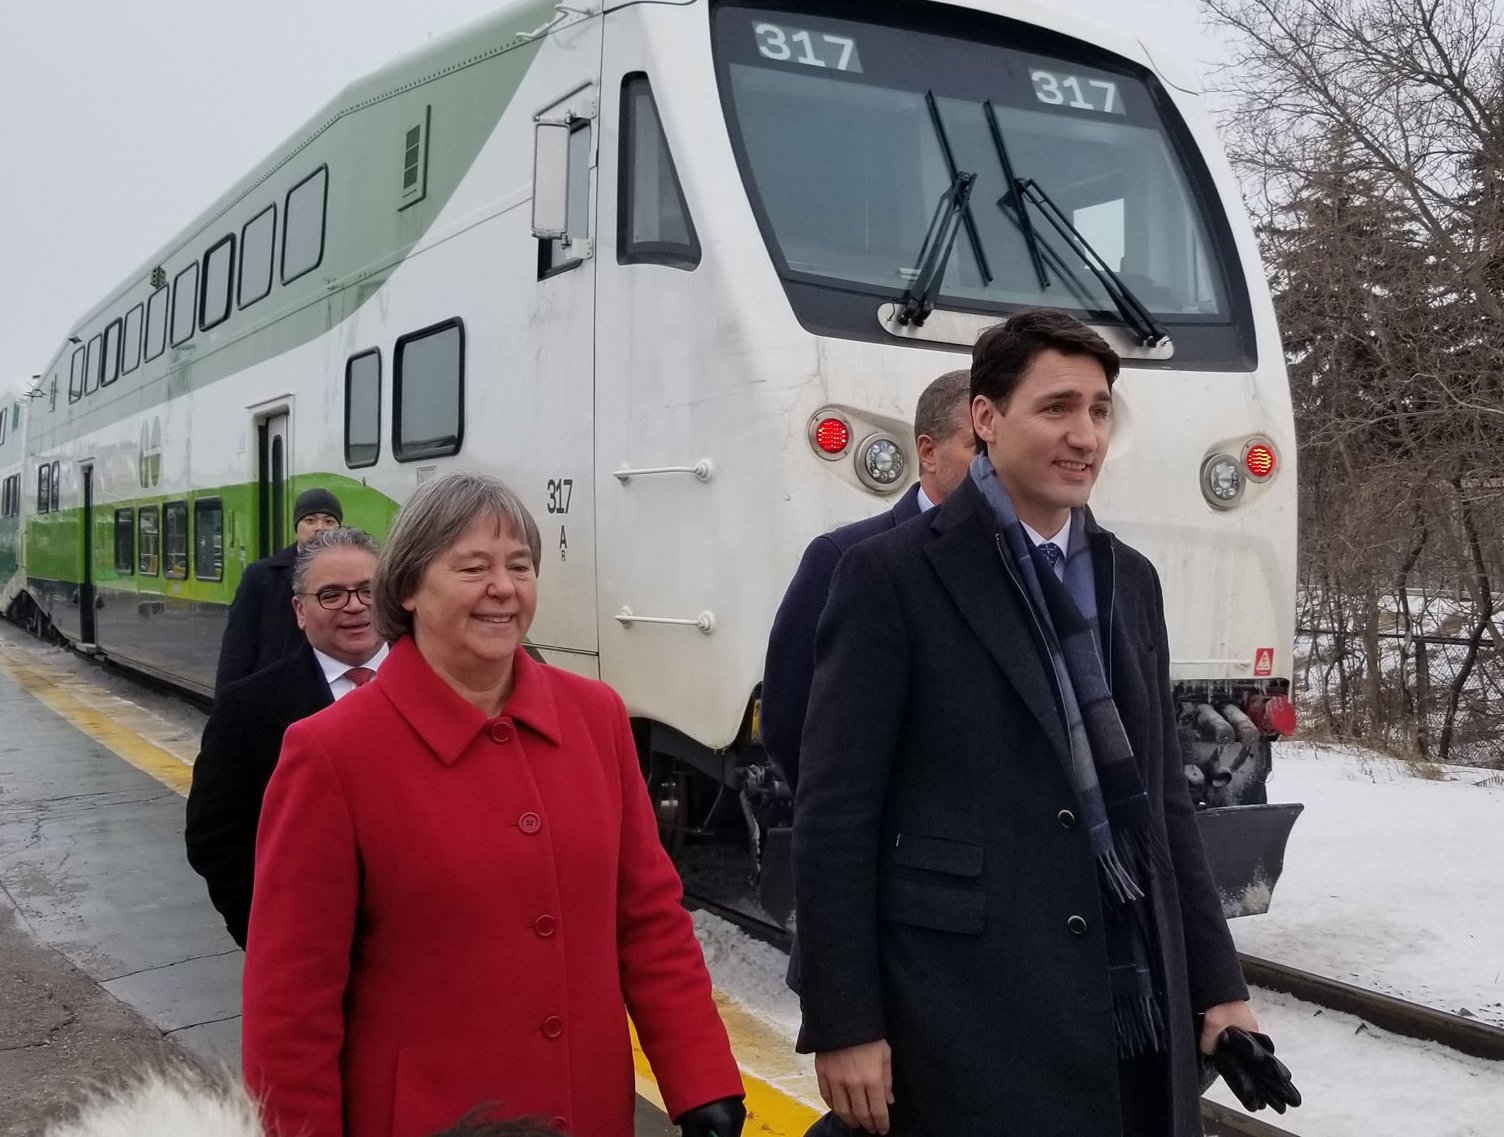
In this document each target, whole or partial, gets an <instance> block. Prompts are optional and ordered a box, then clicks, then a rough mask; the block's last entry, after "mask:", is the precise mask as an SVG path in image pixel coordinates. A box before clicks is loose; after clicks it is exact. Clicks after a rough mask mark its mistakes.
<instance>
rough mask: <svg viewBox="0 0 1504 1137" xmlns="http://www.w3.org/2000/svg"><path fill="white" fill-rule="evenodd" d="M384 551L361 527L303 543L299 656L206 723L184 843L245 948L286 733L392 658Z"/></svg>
mask: <svg viewBox="0 0 1504 1137" xmlns="http://www.w3.org/2000/svg"><path fill="white" fill-rule="evenodd" d="M377 553H378V549H377V545H376V542H375V541H374V540H373V539H372V538H371V535H370V534H369V533H366V532H364V531H363V530H360V529H325V530H321V531H319V532H318V533H317V534H315V535H313V536H312V537H310V538H309V540H308V541H307V542H306V543H304V544H303V545H301V546H300V547H299V548H298V558H297V561H296V563H295V564H294V566H293V579H292V580H291V581H290V582H289V583H288V596H289V598H290V604H289V606H290V608H291V609H292V611H293V614H294V617H295V619H296V621H297V623H296V625H295V626H297V627H298V628H299V629H300V630H299V632H298V640H299V643H298V645H297V647H296V649H295V650H294V651H293V652H292V653H291V654H289V655H286V656H284V657H283V658H281V659H279V660H277V661H276V662H274V663H272V664H270V665H269V666H267V667H264V668H262V669H261V670H260V671H257V672H255V673H254V674H252V675H248V676H246V677H245V678H244V679H241V680H238V681H237V682H235V683H231V684H230V685H229V686H228V687H226V688H225V689H224V690H223V691H221V692H220V693H219V694H218V696H217V697H216V698H215V700H214V710H213V711H212V712H211V713H210V715H209V721H208V722H207V723H205V724H204V737H203V741H202V743H201V744H200V747H199V755H198V759H197V761H195V762H194V764H193V786H192V788H191V789H190V790H189V791H188V812H187V820H186V823H185V825H184V830H183V839H184V843H185V844H186V845H187V848H188V863H189V864H191V865H192V866H193V869H194V871H195V872H197V873H198V874H199V875H200V876H202V877H203V878H204V882H205V883H206V884H207V885H208V887H209V899H210V901H211V902H212V903H213V904H214V907H215V908H217V909H218V910H219V913H220V915H221V916H223V917H224V919H225V928H226V930H228V931H229V933H230V938H231V939H233V940H234V941H235V942H236V943H237V944H239V945H240V946H241V947H245V940H246V929H247V926H248V925H249V923H250V918H251V891H252V885H253V880H254V873H255V866H256V827H257V825H258V823H259V822H260V820H261V802H262V798H263V797H265V795H266V786H267V783H268V782H270V781H271V776H272V771H273V770H274V769H276V766H277V758H278V756H279V755H280V754H281V752H282V736H283V735H284V734H286V733H287V728H288V727H289V726H291V725H292V724H293V723H295V722H297V721H298V720H300V719H305V718H307V717H308V716H309V715H312V714H315V713H317V712H318V711H321V710H323V709H324V708H325V707H327V706H329V705H330V704H332V703H333V702H334V701H335V700H336V699H338V698H341V697H342V696H344V695H347V694H349V693H350V692H351V691H353V690H355V688H356V687H359V686H364V685H365V684H366V683H368V682H370V680H371V679H372V678H374V677H375V674H376V669H377V668H379V667H380V666H381V663H382V661H383V660H384V659H385V658H386V653H387V646H386V644H385V643H383V642H382V640H381V638H380V637H379V636H378V635H377V634H376V624H375V619H374V616H373V614H372V610H371V579H372V577H373V576H374V575H375V573H376V558H377Z"/></svg>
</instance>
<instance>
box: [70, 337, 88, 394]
mask: <svg viewBox="0 0 1504 1137" xmlns="http://www.w3.org/2000/svg"><path fill="white" fill-rule="evenodd" d="M83 397H84V349H83V348H81V347H80V348H76V349H74V352H73V361H72V363H71V364H69V367H68V401H69V402H70V403H76V402H78V400H79V399H82V398H83Z"/></svg>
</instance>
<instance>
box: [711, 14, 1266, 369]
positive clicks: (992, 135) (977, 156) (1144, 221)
mask: <svg viewBox="0 0 1504 1137" xmlns="http://www.w3.org/2000/svg"><path fill="white" fill-rule="evenodd" d="M865 10H866V11H868V12H870V11H872V10H873V9H872V8H871V7H867V8H866V9H865ZM904 10H906V11H909V12H914V11H916V10H917V9H916V8H915V7H913V6H905V9H904ZM861 11H862V9H859V8H856V7H854V6H850V5H844V4H834V3H832V4H825V5H807V6H806V5H800V6H799V8H798V10H795V9H794V8H793V6H789V7H786V8H783V9H775V8H769V7H753V6H750V5H744V4H735V3H726V4H722V5H720V6H718V7H717V9H716V11H715V16H714V36H715V45H716V63H717V68H718V74H719V79H720V85H721V94H722V99H723V102H724V104H725V108H726V112H727V118H728V122H729V125H730V128H731V136H732V141H733V144H734V146H735V148H736V151H737V160H738V162H739V164H740V168H741V172H742V176H743V180H744V181H745V183H746V185H747V188H748V192H749V194H750V196H751V199H752V204H753V207H754V209H755V211H756V212H757V215H758V220H759V222H760V224H761V225H762V228H763V234H764V237H765V238H766V240H767V243H768V247H769V250H770V251H771V253H772V255H773V259H774V262H775V264H776V265H777V267H778V269H779V271H780V273H781V275H782V276H783V278H784V281H785V285H786V287H788V290H789V294H790V297H791V299H792V300H793V301H794V304H795V309H796V311H797V312H798V314H799V316H800V318H801V320H803V321H804V323H805V324H806V325H807V326H814V325H821V326H820V327H818V328H817V329H816V330H828V331H836V332H840V331H841V330H842V329H841V328H840V326H839V325H841V324H842V323H843V322H845V323H850V324H851V329H850V330H856V329H857V328H858V327H860V328H863V329H867V330H870V331H871V332H874V333H875V332H876V331H877V329H876V328H875V327H874V324H875V321H874V319H873V312H874V304H873V302H872V298H873V297H882V298H887V299H895V300H896V299H898V298H900V297H902V296H903V295H904V294H905V292H906V291H910V290H912V289H913V287H914V286H915V285H916V281H917V282H918V284H919V285H921V286H922V285H923V284H924V283H925V281H924V276H925V272H924V261H925V260H926V259H927V258H928V256H929V254H930V252H931V251H932V246H933V245H934V244H935V243H936V242H935V241H934V240H933V238H931V239H930V240H928V241H927V237H928V236H929V235H930V234H931V230H932V229H934V228H935V227H936V225H937V224H938V222H939V221H940V220H941V219H942V217H943V215H944V214H945V213H946V212H947V211H948V210H951V211H954V212H956V213H958V214H959V216H957V217H956V218H955V221H956V225H955V236H954V243H953V245H952V246H951V251H950V256H949V260H948V261H947V262H946V264H945V269H944V272H943V274H940V275H939V278H938V280H937V281H936V282H935V287H934V289H933V294H934V298H935V300H936V302H937V303H938V304H939V306H940V307H942V308H953V309H959V310H963V311H971V312H980V313H984V314H990V313H997V314H1000V315H1001V314H1003V313H1006V312H1008V311H1011V310H1015V309H1017V308H1019V307H1023V306H1029V305H1036V304H1044V305H1049V306H1051V307H1056V308H1064V309H1067V310H1073V311H1075V312H1076V313H1077V314H1078V315H1080V316H1082V318H1089V319H1093V320H1103V321H1109V322H1121V321H1122V319H1123V315H1122V312H1123V305H1122V304H1121V303H1120V302H1119V300H1117V299H1116V298H1115V297H1114V295H1113V290H1114V286H1113V284H1112V281H1113V277H1114V274H1115V275H1116V278H1117V279H1118V280H1119V281H1120V282H1121V284H1122V285H1124V286H1126V288H1127V290H1128V291H1129V292H1130V293H1131V295H1132V296H1133V297H1134V298H1135V299H1136V300H1137V301H1139V302H1140V303H1141V304H1142V306H1143V308H1144V309H1146V310H1147V312H1148V313H1151V314H1152V316H1153V318H1154V322H1155V323H1156V324H1161V325H1164V326H1165V327H1168V328H1169V329H1170V330H1171V331H1172V332H1173V333H1174V335H1175V339H1176V344H1177V352H1176V355H1177V357H1180V356H1182V352H1181V351H1180V350H1179V348H1180V345H1181V344H1182V342H1185V343H1186V344H1187V346H1190V347H1191V348H1192V350H1193V354H1197V355H1207V354H1209V355H1210V356H1212V357H1218V356H1222V357H1226V356H1229V355H1234V356H1235V355H1242V354H1244V353H1243V352H1240V351H1238V350H1237V349H1238V346H1239V343H1240V341H1242V340H1243V339H1244V337H1243V336H1241V335H1239V334H1237V330H1236V329H1235V328H1233V327H1232V325H1235V324H1239V323H1246V322H1247V319H1246V308H1247V300H1246V289H1244V288H1243V287H1242V286H1241V282H1240V278H1239V277H1238V274H1237V272H1236V260H1235V256H1234V254H1233V253H1232V239H1231V235H1230V231H1229V230H1228V229H1227V225H1226V220H1225V217H1224V216H1223V214H1222V212H1221V210H1220V207H1219V206H1218V204H1217V201H1216V194H1215V190H1214V189H1213V188H1212V187H1211V183H1210V178H1209V175H1207V173H1206V171H1205V167H1204V166H1203V165H1202V163H1201V160H1200V157H1199V155H1197V154H1196V151H1195V147H1194V144H1193V143H1192V142H1191V139H1190V136H1189V134H1188V132H1187V131H1186V130H1185V128H1184V126H1183V124H1181V122H1180V120H1179V117H1178V115H1177V114H1176V113H1175V111H1174V110H1173V108H1172V107H1171V105H1170V103H1169V100H1168V99H1167V98H1166V97H1165V96H1164V95H1163V93H1162V92H1161V91H1160V90H1159V88H1158V85H1157V83H1156V82H1155V80H1154V79H1153V78H1152V76H1151V75H1150V74H1149V73H1148V72H1146V71H1144V70H1142V69H1141V68H1137V67H1135V66H1134V65H1132V64H1130V63H1128V62H1127V61H1125V60H1122V59H1121V58H1119V57H1117V56H1114V55H1111V54H1109V53H1107V52H1104V51H1102V50H1100V49H1097V48H1093V47H1091V46H1090V45H1088V44H1085V43H1081V42H1079V41H1075V40H1071V39H1067V38H1065V37H1061V36H1058V35H1055V34H1052V33H1047V32H1044V31H1041V30H1040V29H1037V28H1033V27H1030V26H1028V25H1023V24H1018V23H1016V22H1014V21H1010V20H1004V19H1000V18H998V17H990V16H984V15H982V14H979V13H975V12H962V11H959V10H957V9H948V10H947V9H943V8H941V7H940V6H939V5H935V6H926V12H925V14H924V17H923V19H922V26H905V25H903V24H902V23H880V22H876V21H874V20H872V19H869V18H867V17H866V16H861V15H858V16H857V18H846V17H845V16H842V15H838V14H835V13H837V12H857V13H859V12H861ZM942 20H949V21H953V23H952V24H950V25H949V26H945V25H944V24H943V23H942ZM963 174H970V175H974V178H973V179H972V180H971V181H970V184H969V188H970V195H969V198H968V199H967V201H966V204H965V208H964V209H960V210H954V209H953V207H954V205H955V193H954V191H955V190H956V188H957V187H958V185H959V184H960V182H961V181H964V180H965V179H963V178H961V175H963ZM940 243H943V242H940ZM1093 262H1095V264H1094V263H1093ZM1102 267H1105V268H1108V269H1110V270H1112V271H1111V272H1109V273H1103V272H1102V271H1100V269H1101V268H1102ZM1230 269H1231V271H1230ZM835 294H839V295H840V298H837V297H836V295H835ZM854 299H855V300H857V302H858V304H859V308H858V307H853V306H852V303H853V300H854ZM843 311H844V312H845V313H846V315H845V316H843ZM1215 325H1221V326H1222V327H1223V328H1224V329H1225V330H1227V331H1229V332H1231V333H1232V334H1231V335H1230V337H1229V336H1223V337H1221V340H1220V341H1219V339H1218V337H1216V336H1215V335H1213V336H1211V337H1210V338H1209V337H1208V336H1207V335H1206V330H1209V329H1210V328H1211V327H1212V326H1215ZM1198 326H1200V327H1201V328H1202V329H1203V330H1202V331H1201V332H1200V333H1198V334H1192V335H1190V336H1188V337H1183V335H1182V333H1183V331H1184V330H1186V329H1187V327H1190V328H1196V327H1198ZM858 334H860V332H858ZM1219 342H1220V347H1219ZM1179 362H1181V363H1182V364H1183V363H1185V362H1188V360H1186V359H1184V358H1181V359H1180V360H1179ZM1204 362H1206V363H1208V364H1212V365H1215V363H1216V362H1217V360H1216V359H1214V358H1208V359H1206V360H1204ZM1223 362H1230V359H1226V358H1224V360H1223Z"/></svg>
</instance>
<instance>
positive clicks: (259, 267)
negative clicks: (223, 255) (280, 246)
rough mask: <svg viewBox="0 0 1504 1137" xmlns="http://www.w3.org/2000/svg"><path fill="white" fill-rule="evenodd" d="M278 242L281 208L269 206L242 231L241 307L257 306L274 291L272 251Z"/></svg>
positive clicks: (247, 223)
mask: <svg viewBox="0 0 1504 1137" xmlns="http://www.w3.org/2000/svg"><path fill="white" fill-rule="evenodd" d="M276 240H277V207H276V206H275V205H268V206H267V207H266V208H265V209H263V210H262V211H261V212H260V213H258V214H256V216H255V217H253V218H251V219H250V220H249V221H247V222H246V223H245V228H243V229H241V231H240V306H241V307H242V308H245V307H247V306H248V305H251V304H254V303H256V301H258V300H260V299H261V298H262V297H263V296H265V295H266V294H267V293H268V292H270V291H271V290H272V251H273V246H274V245H275V244H276Z"/></svg>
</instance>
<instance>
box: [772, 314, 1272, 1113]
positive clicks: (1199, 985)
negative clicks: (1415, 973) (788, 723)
mask: <svg viewBox="0 0 1504 1137" xmlns="http://www.w3.org/2000/svg"><path fill="white" fill-rule="evenodd" d="M1117 371H1118V358H1117V355H1116V354H1115V353H1114V352H1113V351H1112V349H1111V348H1110V347H1108V345H1107V344H1106V342H1105V341H1103V340H1102V339H1101V338H1100V337H1099V336H1098V335H1096V333H1095V332H1092V331H1091V330H1090V329H1089V328H1087V327H1085V326H1084V325H1082V324H1080V323H1078V322H1077V321H1075V320H1073V319H1071V318H1070V317H1068V316H1065V315H1063V314H1061V313H1056V312H1048V311H1042V310H1034V311H1029V312H1023V313H1020V314H1018V315H1016V316H1014V317H1013V318H1011V319H1010V320H1008V321H1007V322H1006V323H1005V324H1003V325H1001V326H999V327H996V328H992V329H989V330H988V331H987V332H985V333H983V335H982V336H981V338H980V339H979V340H978V341H977V344H976V347H975V349H974V351H973V354H972V388H971V390H972V396H973V397H972V402H971V413H972V424H973V428H974V430H975V431H976V434H977V437H978V440H979V441H978V448H979V450H980V453H979V454H978V456H977V457H976V459H975V460H974V461H973V464H972V466H971V469H970V470H969V472H968V476H967V477H966V478H965V479H964V480H963V481H962V483H961V485H960V486H959V487H958V488H957V490H956V492H955V493H953V494H951V496H950V497H949V498H947V499H946V501H945V504H944V505H942V506H940V507H939V508H938V509H936V510H934V511H933V512H932V513H930V514H929V515H927V517H926V518H924V519H922V520H920V521H916V522H914V523H913V524H910V525H904V526H900V527H899V528H897V529H895V530H892V531H890V532H888V533H883V534H879V535H877V536H875V537H872V538H870V539H868V540H867V541H865V542H863V543H862V544H860V545H857V546H855V547H854V548H852V549H850V550H849V551H848V552H847V553H846V555H845V556H844V557H843V558H842V559H841V562H840V565H839V566H838V567H837V570H836V575H835V580H834V582H833V584H832V587H831V594H830V600H829V603H828V604H827V606H826V609H825V614H824V616H823V617H822V618H821V621H820V627H819V631H818V634H817V637H816V656H815V659H816V663H815V679H814V689H813V691H812V692H811V698H810V707H809V715H808V718H807V720H806V724H805V729H804V735H803V739H802V745H801V754H802V756H803V762H802V766H803V772H802V776H801V778H800V783H799V792H798V798H797V804H796V809H795V815H794V839H793V857H794V874H795V876H794V878H795V895H796V899H797V903H798V910H799V938H800V943H801V947H802V951H803V960H802V972H803V974H802V989H801V1003H802V1007H803V1012H804V1019H803V1026H802V1029H801V1032H800V1041H799V1048H800V1049H801V1050H802V1051H805V1052H809V1051H813V1052H814V1053H815V1070H816V1074H817V1076H818V1080H819V1085H820V1090H821V1094H822V1096H824V1097H825V1099H826V1101H827V1102H828V1103H829V1104H830V1105H831V1107H832V1109H833V1110H834V1111H835V1113H836V1114H837V1115H838V1116H839V1117H840V1119H841V1120H842V1121H843V1122H845V1123H846V1124H849V1125H854V1126H860V1127H862V1128H864V1129H867V1130H869V1131H871V1132H875V1133H886V1132H891V1133H893V1134H895V1135H901V1137H915V1135H918V1137H931V1135H935V1137H938V1135H940V1134H944V1135H946V1137H966V1135H971V1134H975V1135H978V1137H981V1135H983V1134H986V1135H992V1134H997V1133H1026V1134H1029V1135H1030V1137H1120V1135H1121V1137H1150V1135H1153V1137H1191V1135H1199V1134H1200V1132H1201V1128H1200V1118H1199V1108H1198V1098H1199V1092H1198V1091H1199V1082H1198V1068H1197V1059H1196V1050H1197V1047H1198V1044H1199V1047H1200V1049H1201V1050H1202V1051H1203V1052H1206V1053H1210V1051H1211V1049H1212V1048H1213V1046H1214V1045H1215V1043H1216V1041H1217V1039H1218V1038H1219V1037H1220V1035H1221V1032H1222V1031H1223V1030H1224V1029H1225V1028H1227V1027H1229V1026H1240V1027H1242V1028H1244V1029H1249V1030H1257V1024H1256V1023H1255V1021H1254V1018H1253V1015H1252V1014H1251V1013H1250V1011H1249V1009H1248V1004H1247V1002H1246V1000H1247V988H1246V987H1245V986H1244V983H1243V978H1242V974H1241V972H1240V969H1239V966H1238V960H1237V954H1236V951H1235V950H1234V947H1233V943H1232V939H1231V937H1230V936H1229V934H1228V931H1227V924H1226V921H1225V920H1224V918H1223V916H1222V912H1221V907H1220V905H1219V903H1218V899H1217V894H1216V891H1215V889H1214V888H1213V885H1212V881H1211V877H1210V873H1209V872H1208V870H1207V867H1206V860H1205V857H1204V855H1203V853H1202V849H1201V842H1200V837H1199V834H1198V832H1197V828H1196V822H1195V817H1194V813H1193V809H1192V805H1191V801H1190V797H1189V794H1188V793H1187V791H1186V786H1185V780H1184V777H1183V774H1182V772H1181V759H1180V756H1179V753H1178V751H1177V746H1176V731H1175V711H1174V707H1173V704H1172V699H1171V689H1170V681H1169V667H1168V664H1169V646H1168V642H1167V636H1166V631H1165V621H1164V607H1163V601H1162V598H1161V593H1160V587H1159V580H1158V577H1157V576H1156V574H1155V571H1154V568H1153V566H1152V565H1150V563H1149V561H1148V560H1147V559H1145V558H1144V557H1143V556H1142V555H1141V554H1139V553H1137V552H1135V551H1134V550H1133V549H1131V548H1129V547H1128V546H1127V545H1125V544H1123V543H1122V542H1121V541H1119V540H1117V538H1115V537H1114V536H1113V535H1112V534H1110V533H1108V532H1107V531H1106V530H1104V529H1102V528H1100V527H1099V526H1098V525H1097V524H1096V523H1095V522H1094V520H1093V519H1092V517H1091V514H1090V513H1089V512H1088V511H1087V509H1086V504H1087V499H1088V497H1089V495H1090V492H1091V489H1092V486H1093V484H1094V483H1095V482H1096V479H1097V475H1098V473H1099V472H1100V471H1101V468H1102V463H1103V460H1104V459H1105V457H1106V454H1107V446H1108V441H1109V424H1110V422H1111V415H1112V408H1113V401H1112V392H1111V385H1112V382H1113V380H1114V379H1115V378H1116V376H1117ZM1046 546H1050V547H1048V548H1047V547H1046ZM1198 1016H1201V1024H1200V1025H1198V1022H1197V1017H1198Z"/></svg>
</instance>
